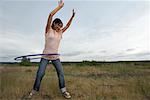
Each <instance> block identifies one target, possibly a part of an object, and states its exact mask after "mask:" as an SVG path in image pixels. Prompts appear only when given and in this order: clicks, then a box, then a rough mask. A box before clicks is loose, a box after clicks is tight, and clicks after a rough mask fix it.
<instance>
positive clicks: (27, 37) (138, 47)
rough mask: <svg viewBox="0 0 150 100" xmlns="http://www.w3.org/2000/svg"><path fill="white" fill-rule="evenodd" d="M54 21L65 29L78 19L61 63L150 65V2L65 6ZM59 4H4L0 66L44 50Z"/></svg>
mask: <svg viewBox="0 0 150 100" xmlns="http://www.w3.org/2000/svg"><path fill="white" fill-rule="evenodd" d="M63 1H64V7H63V8H62V9H61V10H60V11H59V12H58V13H57V14H56V15H55V16H54V17H53V19H54V18H60V19H61V20H62V21H63V23H64V25H65V24H66V23H67V21H68V20H69V19H70V17H71V15H72V9H74V10H75V12H76V14H75V17H74V19H73V21H72V24H71V26H70V27H69V29H68V30H67V31H66V32H65V33H64V34H63V38H62V40H61V43H60V47H59V54H60V55H61V56H60V59H61V60H62V61H83V60H89V61H91V60H95V61H124V60H125V61H132V60H134V61H135V60H150V25H149V24H150V1H149V0H145V1H144V0H122V1H121V0H63ZM57 5H58V0H1V1H0V62H13V61H14V58H15V57H17V56H21V55H28V54H39V53H42V51H43V49H44V43H45V41H44V31H45V26H46V23H47V18H48V15H49V13H50V12H51V11H52V10H53V9H54V8H55V7H57Z"/></svg>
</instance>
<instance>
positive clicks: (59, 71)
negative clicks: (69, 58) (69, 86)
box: [33, 58, 66, 92]
mask: <svg viewBox="0 0 150 100" xmlns="http://www.w3.org/2000/svg"><path fill="white" fill-rule="evenodd" d="M48 62H49V60H48V59H44V58H41V61H40V65H39V68H38V70H37V74H36V79H35V82H34V86H33V90H36V91H39V89H40V85H41V81H42V78H43V76H44V75H45V69H46V66H47V64H48ZM51 62H52V64H53V65H54V67H55V69H56V71H57V76H58V80H59V88H60V90H61V92H65V91H66V87H65V80H64V72H63V68H62V64H61V62H60V59H56V60H51Z"/></svg>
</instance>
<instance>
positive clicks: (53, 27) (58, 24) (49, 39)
mask: <svg viewBox="0 0 150 100" xmlns="http://www.w3.org/2000/svg"><path fill="white" fill-rule="evenodd" d="M63 6H64V2H63V1H62V0H60V1H59V4H58V6H57V7H56V8H55V9H54V10H53V11H52V12H51V13H50V14H49V17H48V21H47V25H46V29H45V48H44V50H43V54H57V53H58V48H59V44H60V40H61V38H62V34H63V33H64V32H65V31H66V30H67V29H68V28H69V26H70V24H71V22H72V20H73V18H74V16H75V12H74V10H73V14H72V16H71V18H70V20H69V21H68V23H67V25H66V26H65V27H63V23H62V21H61V20H60V19H59V18H56V19H54V21H53V22H52V18H53V16H54V15H55V14H56V13H57V12H58V11H59V10H60V9H61V8H62V7H63ZM51 22H52V23H51ZM62 27H63V28H62ZM49 61H51V62H52V64H53V65H54V67H55V69H56V71H57V75H58V80H59V88H60V90H61V93H62V94H63V96H64V97H65V98H67V99H68V98H71V95H70V93H69V92H67V90H66V86H65V79H64V72H63V68H62V64H61V62H60V59H59V56H58V55H51V56H43V57H42V58H41V61H40V65H39V68H38V71H37V75H36V79H35V82H34V86H33V89H32V91H31V92H30V93H29V95H28V98H32V96H33V95H34V94H36V93H38V91H39V89H40V84H41V80H42V78H43V76H44V74H45V69H46V66H47V64H48V62H49Z"/></svg>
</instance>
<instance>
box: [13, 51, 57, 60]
mask: <svg viewBox="0 0 150 100" xmlns="http://www.w3.org/2000/svg"><path fill="white" fill-rule="evenodd" d="M51 55H60V54H55V53H54V54H31V55H23V56H19V57H16V58H14V60H16V61H18V60H22V59H23V58H26V59H30V60H31V59H39V58H41V57H42V56H51ZM38 56H40V57H38ZM32 57H35V58H32Z"/></svg>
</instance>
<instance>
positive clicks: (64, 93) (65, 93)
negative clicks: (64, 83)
mask: <svg viewBox="0 0 150 100" xmlns="http://www.w3.org/2000/svg"><path fill="white" fill-rule="evenodd" d="M62 95H63V96H64V97H65V98H66V99H70V98H71V95H70V93H69V92H67V91H65V92H63V93H62Z"/></svg>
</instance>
